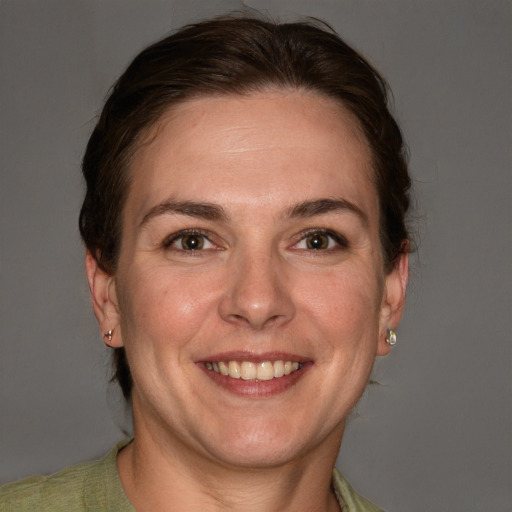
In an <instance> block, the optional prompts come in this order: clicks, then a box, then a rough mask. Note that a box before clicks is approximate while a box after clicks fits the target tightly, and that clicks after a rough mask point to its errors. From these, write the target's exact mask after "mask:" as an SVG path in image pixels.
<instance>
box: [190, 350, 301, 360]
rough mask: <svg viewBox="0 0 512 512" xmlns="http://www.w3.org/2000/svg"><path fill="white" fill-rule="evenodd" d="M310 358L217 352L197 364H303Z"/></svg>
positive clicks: (287, 354) (261, 353)
mask: <svg viewBox="0 0 512 512" xmlns="http://www.w3.org/2000/svg"><path fill="white" fill-rule="evenodd" d="M309 360H310V358H307V357H304V356H301V355H298V354H291V353H289V352H274V351H273V352H260V353H256V352H250V351H244V350H241V351H232V352H219V353H216V354H212V355H209V356H206V357H201V359H199V360H198V361H197V362H215V361H248V362H251V363H259V362H261V361H297V362H299V363H304V362H306V361H309Z"/></svg>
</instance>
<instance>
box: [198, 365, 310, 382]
mask: <svg viewBox="0 0 512 512" xmlns="http://www.w3.org/2000/svg"><path fill="white" fill-rule="evenodd" d="M204 364H205V366H206V368H207V369H208V370H211V371H213V372H215V373H219V374H220V375H224V376H226V377H231V378H232V379H242V380H251V381H263V380H272V379H279V378H281V377H284V376H285V375H290V374H291V373H294V372H296V371H298V370H300V369H301V368H302V364H301V363H299V362H297V361H284V360H277V361H261V362H259V363H254V362H251V361H240V362H239V361H215V362H213V361H211V362H210V361H207V362H206V363H204Z"/></svg>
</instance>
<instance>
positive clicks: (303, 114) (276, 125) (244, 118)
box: [130, 90, 374, 208]
mask: <svg viewBox="0 0 512 512" xmlns="http://www.w3.org/2000/svg"><path fill="white" fill-rule="evenodd" d="M130 172H131V182H132V183H131V187H130V188H131V191H130V197H132V196H136V197H135V199H137V200H138V201H139V202H140V201H142V202H143V203H144V206H150V203H151V202H154V201H159V200H162V199H165V196H166V195H173V196H179V197H178V199H185V200H186V199H194V200H205V199H208V200H211V199H212V197H211V196H212V195H215V198H216V199H218V200H222V199H229V201H231V202H233V201H235V200H236V196H237V195H239V196H240V198H242V197H243V201H247V200H248V196H251V200H254V201H257V202H258V201H259V203H260V205H262V204H263V203H264V202H265V201H266V200H269V199H270V198H271V197H272V198H275V196H279V195H281V196H282V198H283V199H285V198H286V196H287V195H290V194H295V196H296V197H294V200H296V201H301V200H307V199H308V198H309V196H311V195H314V194H316V195H319V196H321V197H328V196H329V195H333V194H334V191H333V189H336V194H338V193H339V192H343V191H344V192H346V193H350V194H352V195H355V196H358V195H359V196H364V195H365V194H366V195H368V190H369V189H370V192H371V193H373V189H374V186H373V183H372V181H373V180H372V176H373V173H372V170H371V157H370V151H369V148H368V144H367V142H366V139H365V137H364V135H363V133H362V130H361V128H360V126H359V123H358V121H357V120H356V119H355V117H354V116H353V115H352V114H351V113H350V112H349V111H348V110H347V109H346V108H344V107H343V106H342V105H340V104H339V103H338V102H336V101H335V100H333V99H330V98H326V97H324V96H320V95H317V94H314V93H311V92H301V91H281V90H280V91H267V92H261V93H253V94H250V95H245V96H206V97H199V98H195V99H190V100H186V101H184V102H182V103H180V104H178V105H176V106H174V107H172V108H171V109H169V111H168V112H166V113H165V114H164V115H163V116H162V118H161V119H160V120H159V122H158V123H156V124H155V125H154V126H153V127H152V128H151V129H150V130H149V131H148V133H147V134H146V137H145V138H144V140H143V143H142V144H141V146H140V148H139V150H138V151H137V152H136V154H135V157H134V159H133V160H132V164H131V169H130ZM205 195H208V196H209V197H202V196H205ZM300 195H304V197H298V196H300ZM142 196H144V197H142ZM181 196H183V197H181ZM353 199H357V197H353ZM359 199H361V200H363V197H360V198H359ZM373 199H374V197H372V200H373ZM241 200H242V199H241ZM140 206H141V208H142V207H143V205H140Z"/></svg>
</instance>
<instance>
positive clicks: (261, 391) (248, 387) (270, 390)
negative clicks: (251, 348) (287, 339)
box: [198, 363, 311, 398]
mask: <svg viewBox="0 0 512 512" xmlns="http://www.w3.org/2000/svg"><path fill="white" fill-rule="evenodd" d="M198 366H199V367H200V368H201V369H202V370H203V371H204V373H205V374H206V375H207V376H208V377H209V378H210V379H211V380H213V382H215V383H216V384H218V385H219V386H221V387H222V388H224V389H226V390H228V391H230V392H231V393H234V394H235V395H240V396H246V397H252V398H266V397H270V396H274V395H278V394H280V393H284V392H285V391H286V390H288V389H290V388H291V387H292V386H293V385H295V384H296V383H297V381H298V380H299V379H301V378H302V377H303V376H304V375H305V374H306V372H307V371H308V370H309V368H310V367H311V363H305V364H303V365H302V368H301V369H300V370H297V371H294V372H292V373H290V374H289V375H283V376H282V377H278V378H274V379H271V380H259V381H256V380H243V379H233V378H232V377H228V376H226V375H222V374H220V373H217V372H215V371H214V370H208V368H206V366H205V365H204V364H202V363H198Z"/></svg>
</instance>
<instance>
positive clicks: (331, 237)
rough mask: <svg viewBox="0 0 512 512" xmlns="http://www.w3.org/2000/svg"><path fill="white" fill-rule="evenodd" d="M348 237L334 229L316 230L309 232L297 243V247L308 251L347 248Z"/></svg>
mask: <svg viewBox="0 0 512 512" xmlns="http://www.w3.org/2000/svg"><path fill="white" fill-rule="evenodd" d="M347 247H348V242H347V239H346V238H345V237H344V236H342V235H340V234H339V233H335V232H332V231H324V230H315V231H310V232H309V233H307V234H306V235H305V236H304V237H303V238H302V239H301V240H299V242H298V243H297V244H296V245H295V248H296V249H305V250H308V251H325V250H335V249H337V248H338V249H339V248H347Z"/></svg>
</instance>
